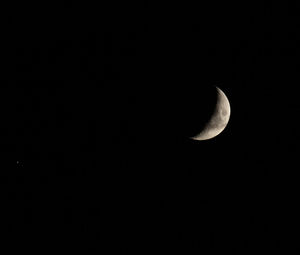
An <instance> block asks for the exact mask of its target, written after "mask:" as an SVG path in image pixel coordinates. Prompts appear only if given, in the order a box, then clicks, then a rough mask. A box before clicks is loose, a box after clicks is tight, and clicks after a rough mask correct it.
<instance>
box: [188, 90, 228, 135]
mask: <svg viewBox="0 0 300 255" xmlns="http://www.w3.org/2000/svg"><path fill="white" fill-rule="evenodd" d="M216 89H217V103H216V106H215V110H214V112H213V114H212V116H211V118H210V119H209V121H208V122H207V123H206V124H205V126H204V128H203V130H202V131H201V132H200V133H199V134H198V135H196V136H194V137H191V138H192V139H194V140H199V141H202V140H208V139H211V138H213V137H215V136H217V135H219V134H220V133H221V132H222V131H223V130H224V129H225V127H226V126H227V124H228V122H229V118H230V104H229V101H228V98H227V97H226V95H225V94H224V92H223V91H222V90H221V89H219V88H218V87H216Z"/></svg>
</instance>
